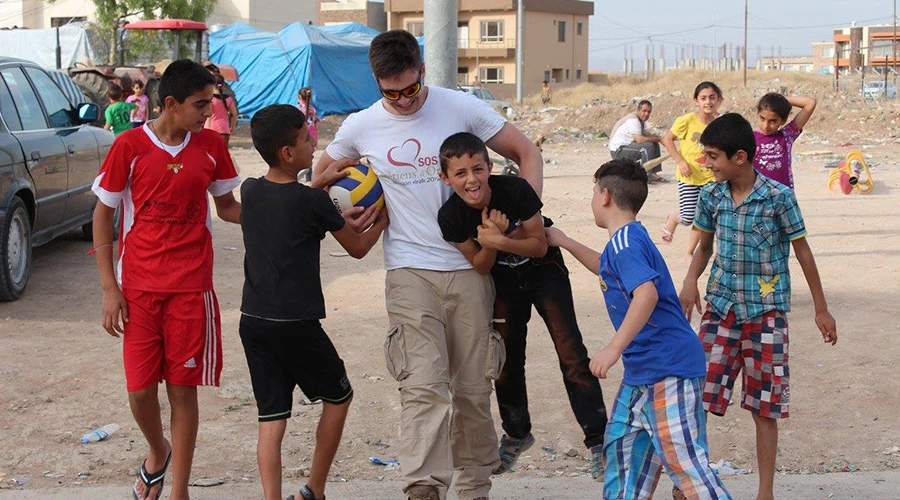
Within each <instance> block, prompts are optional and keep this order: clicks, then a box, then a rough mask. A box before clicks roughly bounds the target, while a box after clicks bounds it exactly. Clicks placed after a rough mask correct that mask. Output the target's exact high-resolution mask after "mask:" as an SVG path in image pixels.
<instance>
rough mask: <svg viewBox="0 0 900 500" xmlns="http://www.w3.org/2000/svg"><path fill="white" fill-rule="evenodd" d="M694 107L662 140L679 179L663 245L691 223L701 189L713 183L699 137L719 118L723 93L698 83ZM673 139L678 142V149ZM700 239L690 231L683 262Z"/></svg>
mask: <svg viewBox="0 0 900 500" xmlns="http://www.w3.org/2000/svg"><path fill="white" fill-rule="evenodd" d="M694 104H696V106H697V111H694V112H692V113H688V114H686V115H682V116H679V117H678V118H676V119H675V123H674V124H672V128H671V129H670V130H669V131H668V132H666V135H665V137H663V139H662V143H663V145H664V146H665V147H666V151H668V152H669V155H671V156H672V158H673V159H674V160H675V162H676V163H677V164H678V170H677V171H676V172H675V177H676V179H677V180H678V208H679V215H675V214H669V216H668V217H666V222H665V223H664V224H663V228H662V233H663V236H662V239H663V241H664V242H666V243H671V242H672V236H673V235H674V234H675V228H676V227H677V226H678V224H679V223H681V224H682V225H684V226H688V227H690V226H691V224H693V223H694V215H695V214H696V213H697V198H698V197H699V196H700V188H702V187H703V186H705V185H706V184H708V183H710V182H712V181H713V176H712V173H710V172H709V170H707V169H706V166H705V165H704V164H703V163H704V161H705V160H704V159H703V148H702V147H701V146H700V134H702V133H703V129H705V128H706V125H707V124H709V123H710V122H712V121H713V120H715V119H716V117H717V116H719V105H720V104H722V90H721V89H719V86H718V85H716V84H715V83H712V82H701V83H700V85H697V88H695V89H694ZM675 139H678V141H679V142H678V148H677V149H676V147H675ZM699 238H700V235H699V233H697V232H696V231H693V230H692V231H691V234H690V237H689V238H688V246H687V250H686V251H685V254H684V258H685V260H686V261H690V259H691V255H693V253H694V250H695V249H696V248H697V241H699Z"/></svg>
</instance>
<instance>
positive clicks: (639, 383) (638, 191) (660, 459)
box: [547, 159, 731, 500]
mask: <svg viewBox="0 0 900 500" xmlns="http://www.w3.org/2000/svg"><path fill="white" fill-rule="evenodd" d="M647 181H648V177H647V172H646V171H645V170H644V168H643V167H641V166H640V165H639V164H638V163H637V162H635V161H633V160H624V159H620V160H612V161H610V162H607V163H605V164H604V165H603V166H601V167H600V168H599V169H598V170H597V172H596V173H595V174H594V198H593V200H592V201H591V209H592V210H593V212H594V222H595V223H596V224H597V226H598V227H601V228H604V229H606V230H607V232H608V233H609V242H608V243H607V244H606V248H605V249H604V250H603V254H602V255H601V254H598V253H597V252H595V251H594V250H592V249H590V248H588V247H586V246H584V245H582V244H581V243H578V242H577V241H575V240H573V239H571V238H569V237H567V236H566V235H565V234H563V232H562V231H560V230H559V229H556V228H552V227H551V228H547V237H548V242H549V244H550V245H554V246H559V247H562V248H565V249H566V250H568V251H569V252H570V253H571V254H572V255H574V256H575V258H576V259H578V260H579V262H581V263H582V264H583V265H584V266H585V267H586V268H588V270H589V271H591V272H592V273H594V274H596V275H598V276H599V277H600V289H601V290H602V291H603V298H604V300H605V301H606V308H607V311H608V312H609V319H610V320H611V321H612V323H613V326H614V327H615V328H616V334H615V336H614V337H613V339H612V340H611V341H610V342H609V344H608V345H607V346H606V347H604V348H603V349H601V350H600V351H598V352H597V353H596V354H595V355H594V356H593V357H592V358H591V363H590V369H591V372H592V373H593V374H594V375H595V376H597V377H600V378H606V376H607V373H608V371H609V369H610V368H612V367H613V366H615V365H616V364H617V363H618V362H619V358H620V357H621V358H622V363H623V364H624V365H625V374H624V376H623V378H622V385H621V386H620V388H619V393H618V394H617V395H616V399H615V402H614V403H613V411H612V413H611V414H610V417H609V425H607V426H606V435H605V437H604V443H605V444H604V446H603V450H604V454H605V455H606V474H605V477H604V482H603V498H605V499H609V500H613V499H615V500H619V499H628V500H631V499H645V498H652V497H653V491H654V490H655V489H656V484H657V482H658V481H659V476H660V474H661V473H662V470H663V469H665V471H666V473H667V474H668V475H669V478H671V479H672V482H673V483H675V485H676V487H677V488H680V489H681V491H683V492H684V496H685V497H687V498H690V499H719V498H723V499H730V498H731V497H730V496H729V495H728V492H727V491H725V487H724V486H723V485H722V482H721V481H720V480H719V478H718V477H717V476H716V474H715V473H714V472H713V471H712V469H711V468H710V466H709V449H708V445H707V441H706V416H705V414H704V411H703V401H702V399H701V396H702V394H703V376H704V375H705V374H706V366H705V359H704V357H703V347H702V346H701V344H700V341H699V340H698V339H697V335H696V334H694V331H693V329H691V325H690V323H688V322H687V319H686V318H685V316H684V314H683V313H682V312H681V305H680V303H679V301H678V296H677V295H676V294H675V285H674V284H673V283H672V277H671V275H670V274H669V269H668V268H667V267H666V263H665V261H664V260H663V258H662V255H661V254H660V253H659V250H658V249H657V248H656V245H655V244H654V243H653V241H652V240H651V239H650V235H649V234H648V233H647V230H646V229H645V228H644V226H643V225H642V224H641V223H640V222H638V221H636V220H635V218H636V216H637V213H638V212H639V211H640V209H641V207H642V206H643V205H644V201H646V200H647ZM676 498H678V497H676Z"/></svg>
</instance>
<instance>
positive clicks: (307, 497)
mask: <svg viewBox="0 0 900 500" xmlns="http://www.w3.org/2000/svg"><path fill="white" fill-rule="evenodd" d="M298 494H299V495H300V498H297V497H296V496H294V495H291V496H289V497H287V498H286V499H285V500H325V497H324V496H323V497H322V498H317V497H316V494H315V493H313V491H312V490H311V489H309V485H304V486H303V487H302V488H300V491H299V492H298Z"/></svg>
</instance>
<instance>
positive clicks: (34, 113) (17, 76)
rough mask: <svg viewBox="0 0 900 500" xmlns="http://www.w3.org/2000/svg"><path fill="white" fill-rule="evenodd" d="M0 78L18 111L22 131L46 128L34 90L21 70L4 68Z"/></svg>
mask: <svg viewBox="0 0 900 500" xmlns="http://www.w3.org/2000/svg"><path fill="white" fill-rule="evenodd" d="M0 76H3V81H4V82H6V85H7V87H9V93H10V94H11V95H12V98H13V101H14V102H15V103H16V109H18V111H19V120H21V122H22V130H41V129H45V128H47V119H46V118H45V117H44V110H43V109H41V103H40V102H39V101H38V98H37V95H36V94H35V93H34V89H32V88H31V84H30V83H28V79H27V78H25V73H24V72H23V71H22V68H4V69H2V70H0Z"/></svg>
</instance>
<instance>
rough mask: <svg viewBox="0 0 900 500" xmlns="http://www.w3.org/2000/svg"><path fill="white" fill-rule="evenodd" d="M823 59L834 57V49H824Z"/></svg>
mask: <svg viewBox="0 0 900 500" xmlns="http://www.w3.org/2000/svg"><path fill="white" fill-rule="evenodd" d="M822 57H834V47H825V48H824V49H822Z"/></svg>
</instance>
